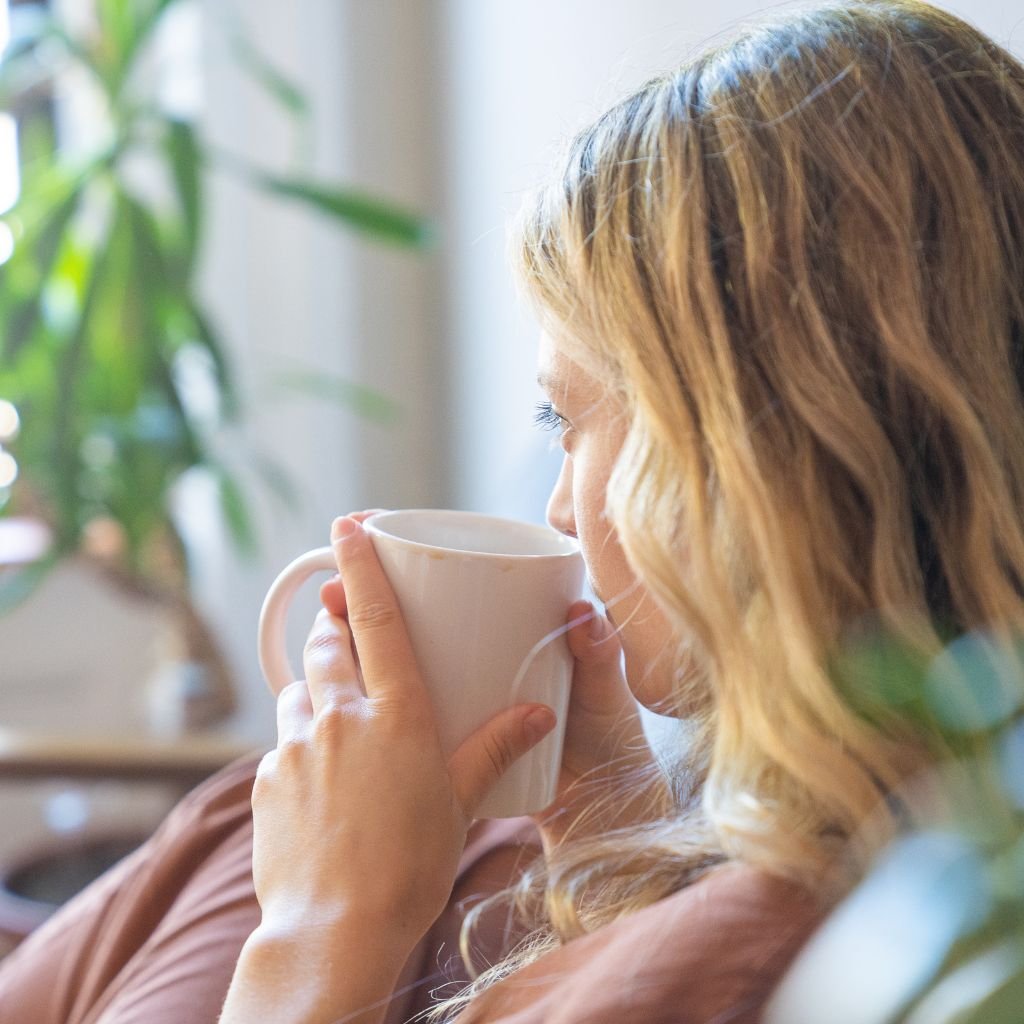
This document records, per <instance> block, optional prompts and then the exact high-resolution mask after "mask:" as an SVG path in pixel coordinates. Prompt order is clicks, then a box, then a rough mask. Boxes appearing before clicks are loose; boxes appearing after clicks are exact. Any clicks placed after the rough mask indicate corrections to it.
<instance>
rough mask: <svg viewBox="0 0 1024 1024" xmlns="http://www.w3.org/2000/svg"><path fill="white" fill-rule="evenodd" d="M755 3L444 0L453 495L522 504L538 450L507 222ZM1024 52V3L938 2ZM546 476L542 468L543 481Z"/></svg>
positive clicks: (496, 504)
mask: <svg viewBox="0 0 1024 1024" xmlns="http://www.w3.org/2000/svg"><path fill="white" fill-rule="evenodd" d="M785 6H787V5H786V4H768V3H763V2H756V0H753V2H752V0H718V2H717V3H713V4H710V3H706V2H698V0H605V2H602V3H594V2H593V0H516V2H514V3H510V2H506V0H447V2H446V3H445V23H446V37H447V41H448V72H447V75H446V80H445V97H444V101H445V102H444V110H445V114H446V117H447V118H448V121H449V127H448V138H449V147H450V160H451V166H452V171H453V173H452V177H451V179H450V189H449V193H448V210H449V218H450V224H451V232H452V234H451V246H450V249H449V259H450V260H451V264H450V273H449V277H448V289H449V296H450V299H451V309H452V341H453V344H454V345H455V346H456V350H457V353H458V358H457V359H456V363H455V365H457V367H458V371H457V374H456V377H455V380H454V385H455V387H456V389H457V396H458V397H457V400H456V403H455V407H456V408H457V409H458V410H459V411H460V419H461V422H462V423H463V424H465V425H466V426H465V429H463V430H462V431H460V432H459V433H458V434H457V435H455V436H453V439H452V445H453V450H454V451H456V452H457V453H458V455H457V462H458V465H459V466H460V468H461V470H462V472H461V473H460V476H459V478H458V480H457V481H456V491H455V494H456V500H457V501H458V502H459V503H460V504H463V505H466V506H468V507H473V508H480V509H482V510H497V511H502V510H505V511H508V510H513V511H517V512H519V513H520V514H529V509H526V508H523V500H522V496H523V493H524V491H526V490H528V489H529V487H528V485H527V484H526V480H527V479H528V477H529V475H530V474H531V473H533V472H534V468H533V467H535V465H536V462H537V455H536V452H537V444H536V442H535V441H532V440H531V439H530V437H529V434H528V433H527V432H525V431H523V430H520V429H517V427H518V425H519V424H521V423H523V422H525V421H526V420H527V419H528V418H529V411H530V407H531V403H532V402H533V401H535V400H536V396H535V388H534V387H533V384H532V381H533V349H534V345H535V333H536V329H535V326H534V325H533V324H532V323H531V322H529V321H528V320H527V319H526V318H525V317H524V315H523V313H522V311H521V310H520V309H519V307H518V306H517V303H516V299H515V296H514V294H513V291H512V288H511V285H510V282H509V279H508V274H507V271H506V270H505V266H504V251H503V246H504V231H503V225H504V222H505V220H506V218H507V216H508V214H509V213H510V212H512V211H514V210H515V209H516V208H517V206H518V203H519V200H520V197H521V196H522V194H523V192H524V190H526V189H528V188H530V187H531V186H532V185H534V184H535V183H536V182H537V181H539V180H540V179H542V178H543V177H544V175H545V173H546V172H547V171H548V170H549V167H550V164H549V153H550V152H551V150H552V147H553V146H554V145H555V144H556V143H557V142H558V141H560V140H562V139H564V138H566V137H568V136H569V135H570V134H572V133H573V132H575V131H576V130H577V129H578V128H580V127H582V126H583V125H585V124H586V123H588V122H589V121H590V120H591V119H592V118H593V117H595V116H596V115H597V114H599V113H600V112H601V111H602V110H603V109H604V108H605V107H607V106H609V105H610V104H611V103H613V102H614V101H615V100H616V99H618V98H619V97H621V96H622V95H624V94H625V93H626V92H627V91H628V90H630V89H632V88H635V87H636V86H638V85H640V84H642V83H643V82H644V81H645V80H646V79H647V78H649V77H651V76H652V75H653V74H655V73H656V72H658V71H660V70H662V69H665V68H671V67H673V66H675V65H676V64H678V63H679V62H681V61H682V60H683V59H685V57H686V56H687V55H688V54H689V53H691V52H692V51H693V50H694V49H695V48H699V47H700V46H701V45H702V44H703V43H705V42H706V41H708V40H709V39H711V37H713V36H715V35H716V34H720V33H722V32H724V31H726V30H727V29H729V28H731V27H732V26H734V25H735V24H737V23H738V22H741V21H743V20H746V19H749V18H750V17H751V16H753V15H756V14H757V12H759V11H767V10H774V9H776V8H780V7H783V8H784V7H785ZM940 6H943V7H945V8H947V9H948V10H951V11H954V12H955V13H957V14H958V15H960V16H961V17H964V18H966V19H968V20H970V21H972V22H973V23H974V24H976V25H978V26H979V27H981V28H982V29H983V30H984V31H986V32H988V33H989V34H990V35H992V36H993V37H994V38H995V39H996V40H997V41H999V42H1001V43H1002V44H1003V45H1007V44H1013V43H1015V44H1016V47H1015V48H1016V52H1018V53H1024V18H1022V14H1024V8H1022V6H1021V4H1020V2H1019V0H1018V2H1006V0H962V2H959V3H941V4H940ZM551 472H552V470H551V469H550V467H547V468H546V469H545V471H544V475H545V476H550V474H551Z"/></svg>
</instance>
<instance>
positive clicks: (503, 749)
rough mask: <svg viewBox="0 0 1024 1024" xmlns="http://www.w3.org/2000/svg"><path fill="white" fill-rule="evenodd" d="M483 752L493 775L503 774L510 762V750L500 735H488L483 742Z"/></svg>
mask: <svg viewBox="0 0 1024 1024" xmlns="http://www.w3.org/2000/svg"><path fill="white" fill-rule="evenodd" d="M484 753H485V754H486V755H487V760H488V761H489V762H490V765H491V768H492V769H493V770H494V774H495V775H503V774H504V773H505V772H506V771H507V769H508V767H509V765H510V764H512V761H513V759H514V758H513V756H512V750H511V748H510V747H509V745H508V742H507V741H506V740H504V739H503V738H501V737H500V736H489V737H488V738H487V739H486V740H485V742H484Z"/></svg>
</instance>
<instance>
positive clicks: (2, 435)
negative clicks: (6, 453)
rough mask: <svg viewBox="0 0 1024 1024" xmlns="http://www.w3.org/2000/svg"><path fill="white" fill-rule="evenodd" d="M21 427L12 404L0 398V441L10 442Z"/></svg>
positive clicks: (19, 419) (19, 418)
mask: <svg viewBox="0 0 1024 1024" xmlns="http://www.w3.org/2000/svg"><path fill="white" fill-rule="evenodd" d="M20 427H21V417H20V416H19V415H18V410H17V409H16V408H15V407H14V403H13V402H8V401H7V400H6V399H5V398H0V441H10V440H11V438H13V437H17V435H18V429H19V428H20Z"/></svg>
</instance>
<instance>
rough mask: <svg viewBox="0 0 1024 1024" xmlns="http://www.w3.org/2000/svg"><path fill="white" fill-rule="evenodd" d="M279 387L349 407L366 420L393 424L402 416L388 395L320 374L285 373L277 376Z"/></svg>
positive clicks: (295, 371) (290, 371)
mask: <svg viewBox="0 0 1024 1024" xmlns="http://www.w3.org/2000/svg"><path fill="white" fill-rule="evenodd" d="M277 383H278V384H279V385H280V386H282V387H285V388H291V389H293V390H295V391H301V392H302V393H303V394H304V395H314V396H316V397H317V398H323V399H325V400H327V401H329V402H333V403H335V404H336V405H342V406H346V407H347V408H349V409H351V410H352V411H353V412H355V413H357V414H358V415H359V416H362V417H363V418H364V419H368V420H376V421H377V422H378V423H393V422H394V421H395V420H396V419H397V418H398V415H399V407H398V405H397V404H396V403H395V402H394V401H393V400H392V399H390V398H388V397H387V396H386V395H382V394H380V392H378V391H373V390H372V389H370V388H367V387H364V386H363V385H361V384H356V383H354V382H353V381H350V380H347V379H346V378H345V377H338V376H336V375H333V374H329V373H323V372H322V371H320V370H285V371H284V372H283V373H281V374H279V375H278V376H277Z"/></svg>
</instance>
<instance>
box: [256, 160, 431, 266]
mask: <svg viewBox="0 0 1024 1024" xmlns="http://www.w3.org/2000/svg"><path fill="white" fill-rule="evenodd" d="M251 179H252V181H253V183H254V184H255V185H256V186H257V187H259V188H261V189H263V190H264V191H266V192H270V193H271V194H272V195H277V196H281V197H282V198H285V199H293V200H295V201H297V202H300V203H303V204H305V205H306V206H310V207H312V208H313V209H315V210H317V211H318V212H320V213H325V214H327V215H328V216H329V217H333V218H334V219H335V220H339V221H343V222H344V223H346V224H347V225H348V226H349V227H351V228H354V229H355V230H356V231H359V232H362V233H363V234H365V235H368V236H370V237H372V238H376V239H379V240H380V241H384V242H390V243H393V244H396V245H402V246H408V247H412V248H426V247H428V246H429V245H431V244H433V241H434V235H435V229H434V225H433V223H432V222H431V221H430V220H428V219H427V218H425V217H421V216H420V215H419V214H415V213H411V212H409V211H407V210H404V209H402V208H400V207H398V206H394V205H392V204H390V203H386V202H384V201H382V200H379V199H372V198H370V197H369V196H366V195H363V194H362V193H359V192H355V191H352V190H350V189H344V188H337V187H335V186H332V185H323V184H319V183H317V182H312V181H303V180H301V179H298V178H278V177H275V176H273V175H269V174H262V173H260V172H252V173H251Z"/></svg>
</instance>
